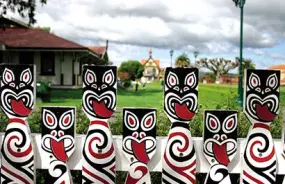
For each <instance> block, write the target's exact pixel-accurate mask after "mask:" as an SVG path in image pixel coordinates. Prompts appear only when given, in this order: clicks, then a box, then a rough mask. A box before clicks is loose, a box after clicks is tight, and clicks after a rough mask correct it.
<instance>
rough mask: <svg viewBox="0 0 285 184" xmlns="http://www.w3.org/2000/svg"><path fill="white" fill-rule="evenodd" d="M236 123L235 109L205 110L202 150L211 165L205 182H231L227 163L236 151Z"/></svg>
mask: <svg viewBox="0 0 285 184" xmlns="http://www.w3.org/2000/svg"><path fill="white" fill-rule="evenodd" d="M237 124H238V120H237V111H225V110H223V111H222V110H207V111H205V113H204V146H203V152H204V155H205V157H206V159H207V160H208V162H209V163H210V165H211V168H210V171H209V173H208V175H207V177H206V180H205V182H204V183H205V184H222V183H227V184H230V183H231V178H230V174H229V171H228V165H229V164H230V162H231V161H232V160H233V158H234V157H235V155H236V152H237Z"/></svg>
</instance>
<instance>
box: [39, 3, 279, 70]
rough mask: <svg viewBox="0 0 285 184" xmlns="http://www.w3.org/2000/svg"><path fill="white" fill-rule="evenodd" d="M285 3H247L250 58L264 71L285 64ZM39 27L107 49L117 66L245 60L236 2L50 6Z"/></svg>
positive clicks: (42, 8)
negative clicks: (186, 59)
mask: <svg viewBox="0 0 285 184" xmlns="http://www.w3.org/2000/svg"><path fill="white" fill-rule="evenodd" d="M284 8H285V1H281V0H270V1H261V0H247V2H246V4H245V10H244V48H245V49H244V57H245V58H251V59H252V60H253V61H254V63H255V64H256V66H257V67H258V68H266V67H268V66H271V65H273V64H279V63H285V62H284V60H285V49H284V48H285V43H284V39H285V19H284V17H285V11H284ZM36 19H37V21H38V23H37V24H38V25H39V26H48V27H51V29H52V31H53V32H54V33H55V34H57V35H60V36H62V37H64V38H67V39H70V40H73V41H75V42H77V43H80V44H82V45H86V46H88V45H104V44H105V40H106V39H108V40H109V42H110V45H109V56H110V58H111V59H112V61H113V62H114V63H115V64H119V63H120V62H122V61H125V60H128V59H136V60H141V59H143V58H147V57H148V49H149V48H150V47H152V48H153V57H154V58H156V59H160V60H161V65H162V66H163V67H167V66H169V65H170V56H169V50H170V49H173V50H174V58H175V57H177V55H179V54H181V53H182V52H187V53H188V54H189V56H190V58H191V59H192V61H193V60H194V58H193V51H194V50H198V51H199V52H200V55H199V56H198V57H209V58H215V57H224V58H227V59H234V58H235V57H236V56H238V54H239V33H240V22H239V20H240V10H239V8H236V7H235V6H234V3H233V2H232V0H60V1H58V0H48V2H47V4H46V5H44V6H41V5H38V7H37V14H36Z"/></svg>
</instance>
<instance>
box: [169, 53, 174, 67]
mask: <svg viewBox="0 0 285 184" xmlns="http://www.w3.org/2000/svg"><path fill="white" fill-rule="evenodd" d="M173 52H174V51H173V50H170V51H169V54H170V67H172V56H173Z"/></svg>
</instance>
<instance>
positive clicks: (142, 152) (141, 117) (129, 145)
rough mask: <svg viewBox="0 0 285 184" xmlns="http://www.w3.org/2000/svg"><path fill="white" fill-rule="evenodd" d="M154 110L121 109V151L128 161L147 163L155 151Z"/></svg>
mask: <svg viewBox="0 0 285 184" xmlns="http://www.w3.org/2000/svg"><path fill="white" fill-rule="evenodd" d="M155 124H156V109H142V108H124V109H123V150H124V152H125V153H126V154H127V157H128V159H129V160H130V161H131V162H133V161H135V160H137V161H139V162H143V163H148V162H149V160H150V159H151V157H152V156H153V155H154V153H155V150H156V140H155V138H156V125H155Z"/></svg>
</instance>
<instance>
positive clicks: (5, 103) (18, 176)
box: [0, 64, 35, 183]
mask: <svg viewBox="0 0 285 184" xmlns="http://www.w3.org/2000/svg"><path fill="white" fill-rule="evenodd" d="M0 71H1V72H0V73H1V88H0V94H1V102H0V103H1V108H2V110H3V111H4V113H5V114H6V115H7V116H8V118H9V122H8V126H7V128H6V131H5V135H4V139H3V143H2V148H1V153H2V157H1V162H2V163H1V183H34V180H35V170H34V152H33V146H32V141H31V135H30V128H29V125H28V122H27V121H26V119H27V117H28V116H29V115H30V114H31V113H32V110H33V109H34V100H35V77H34V74H35V69H34V65H15V64H1V65H0Z"/></svg>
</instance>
